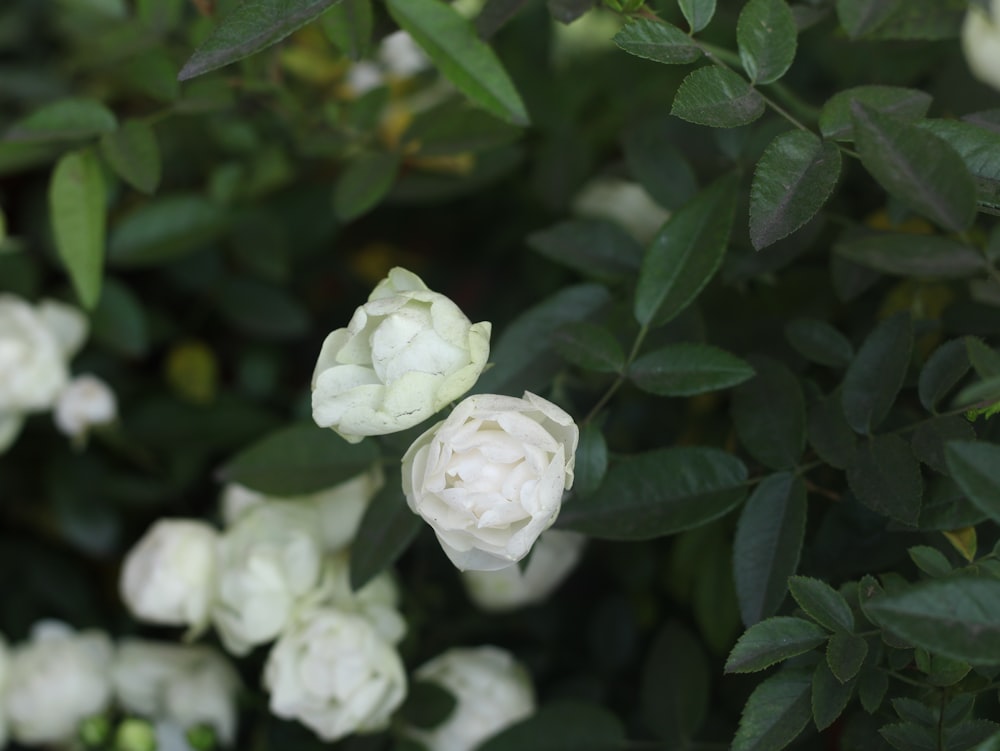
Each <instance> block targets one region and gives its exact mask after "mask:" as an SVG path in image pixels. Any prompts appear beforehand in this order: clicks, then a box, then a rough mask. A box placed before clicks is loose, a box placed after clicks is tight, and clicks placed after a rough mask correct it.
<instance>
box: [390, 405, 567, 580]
mask: <svg viewBox="0 0 1000 751" xmlns="http://www.w3.org/2000/svg"><path fill="white" fill-rule="evenodd" d="M578 440H579V430H578V429H577V427H576V423H574V422H573V418H572V417H570V416H569V415H568V414H567V413H566V412H564V411H563V410H562V409H560V408H559V407H557V406H556V405H555V404H553V403H552V402H550V401H547V400H545V399H542V398H541V397H540V396H537V395H535V394H532V393H530V392H525V394H524V397H523V398H520V399H518V398H515V397H510V396H498V395H495V394H479V395H476V396H470V397H468V398H467V399H465V400H463V401H462V402H461V403H460V404H459V405H458V406H457V407H455V409H454V410H453V411H452V413H451V414H450V415H449V416H448V418H447V419H445V420H443V421H441V422H439V423H438V424H437V425H435V426H434V427H432V428H430V429H429V430H428V431H426V432H425V433H424V434H423V435H421V436H420V437H419V438H417V440H415V441H414V442H413V445H411V446H410V448H409V449H408V450H407V452H406V454H404V456H403V493H404V494H405V495H406V502H407V503H408V504H409V506H410V508H411V509H412V510H413V511H414V512H415V513H417V514H419V515H420V516H421V517H423V519H424V521H426V522H427V523H428V524H430V525H431V527H432V528H433V529H434V533H435V534H436V535H437V538H438V541H439V542H440V543H441V547H442V548H443V549H444V552H445V553H446V554H447V556H448V558H449V559H451V562H452V563H454V564H455V566H457V567H458V568H459V569H461V570H463V571H465V570H476V571H493V570H496V569H500V568H504V567H505V566H509V565H510V564H512V563H516V562H517V561H519V560H521V559H522V558H524V556H525V555H527V554H528V551H529V550H530V549H531V546H532V545H533V544H534V543H535V540H537V539H538V536H539V535H540V534H541V533H542V532H544V531H545V530H546V529H548V528H549V527H550V526H551V525H552V523H553V522H554V521H555V519H556V516H558V514H559V509H560V506H561V504H562V496H563V492H564V491H565V490H568V489H569V488H570V487H571V486H572V485H573V468H574V466H575V462H576V446H577V442H578Z"/></svg>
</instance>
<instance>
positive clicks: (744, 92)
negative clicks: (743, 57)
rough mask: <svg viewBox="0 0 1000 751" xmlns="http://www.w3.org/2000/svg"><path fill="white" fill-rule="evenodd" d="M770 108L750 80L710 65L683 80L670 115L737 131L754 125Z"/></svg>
mask: <svg viewBox="0 0 1000 751" xmlns="http://www.w3.org/2000/svg"><path fill="white" fill-rule="evenodd" d="M766 108H767V105H766V104H765V103H764V99H763V98H762V97H761V95H760V94H758V93H757V91H756V90H755V89H754V88H753V87H752V86H751V85H750V84H748V83H747V82H746V79H744V78H742V77H741V76H739V75H738V74H736V73H733V71H731V70H728V69H727V68H717V67H715V66H712V65H708V66H705V67H704V68H698V69H697V70H694V71H691V72H690V73H688V74H687V77H686V78H685V79H684V80H683V81H681V86H680V88H679V89H677V94H676V96H674V104H673V107H671V109H670V114H672V115H674V116H675V117H679V118H681V119H682V120H687V121H688V122H690V123H695V124H696V125H708V126H710V127H712V128H735V127H737V126H738V125H747V124H748V123H752V122H753V121H754V120H756V119H757V118H759V117H760V116H761V115H763V114H764V110H765V109H766Z"/></svg>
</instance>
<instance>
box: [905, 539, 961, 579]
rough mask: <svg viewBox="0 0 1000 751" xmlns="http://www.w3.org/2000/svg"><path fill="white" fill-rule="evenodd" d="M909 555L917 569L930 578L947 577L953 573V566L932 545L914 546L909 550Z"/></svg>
mask: <svg viewBox="0 0 1000 751" xmlns="http://www.w3.org/2000/svg"><path fill="white" fill-rule="evenodd" d="M906 552H907V554H908V555H909V556H910V560H912V561H913V562H914V563H915V564H916V566H917V568H919V569H920V570H921V571H923V572H924V573H925V574H928V575H929V576H934V577H937V576H945V575H947V574H950V573H951V564H950V563H948V559H947V558H945V556H944V553H942V552H941V551H940V550H938V549H937V548H932V547H931V546H930V545H914V546H913V547H912V548H909V549H908V550H907V551H906Z"/></svg>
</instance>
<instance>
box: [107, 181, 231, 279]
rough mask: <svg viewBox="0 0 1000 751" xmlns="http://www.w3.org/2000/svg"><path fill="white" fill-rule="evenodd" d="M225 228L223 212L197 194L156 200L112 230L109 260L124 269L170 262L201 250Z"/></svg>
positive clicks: (136, 211)
mask: <svg viewBox="0 0 1000 751" xmlns="http://www.w3.org/2000/svg"><path fill="white" fill-rule="evenodd" d="M225 226H226V216H225V211H224V210H223V209H221V208H219V207H218V206H216V205H214V204H213V203H211V202H210V201H208V200H206V199H205V198H203V197H201V196H200V195H194V194H191V195H174V196H167V197H163V198H157V199H155V200H153V201H152V202H150V203H147V204H146V205H144V206H141V207H140V208H138V209H136V210H135V211H133V212H132V213H131V214H129V215H128V216H126V217H125V218H124V219H122V220H121V221H120V222H119V223H118V225H117V226H116V227H115V228H114V229H113V230H112V232H111V241H110V243H109V247H108V261H109V263H111V264H112V265H115V266H123V267H125V266H153V265H157V264H161V263H165V262H167V261H172V260H174V259H176V258H180V257H181V256H184V255H187V254H189V253H192V252H194V251H196V250H199V249H201V248H203V247H204V246H205V245H206V243H208V242H210V241H211V240H213V239H214V238H215V237H217V236H218V235H220V234H222V232H223V230H224V229H225Z"/></svg>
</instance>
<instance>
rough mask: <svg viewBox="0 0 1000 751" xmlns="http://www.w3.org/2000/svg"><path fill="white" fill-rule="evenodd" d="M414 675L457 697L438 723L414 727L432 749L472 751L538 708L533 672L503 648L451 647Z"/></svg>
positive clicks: (422, 740) (413, 733) (423, 741)
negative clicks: (418, 727)
mask: <svg viewBox="0 0 1000 751" xmlns="http://www.w3.org/2000/svg"><path fill="white" fill-rule="evenodd" d="M414 678H415V679H416V680H419V681H424V682H427V683H435V684H437V685H439V686H441V687H442V688H444V689H446V690H447V691H448V692H449V693H451V694H452V696H454V697H455V700H456V704H455V708H454V709H453V710H452V713H451V714H450V715H449V716H448V717H447V718H446V719H445V721H444V722H442V723H441V724H440V725H438V726H437V727H435V728H432V729H431V730H416V729H411V730H410V731H409V732H410V734H411V735H412V736H413V737H414V738H415V739H416V740H418V741H419V742H420V743H422V744H423V745H424V746H425V747H426V748H427V749H428V751H472V750H473V749H475V748H476V747H478V746H479V745H480V744H481V743H482V742H483V741H485V740H486V739H487V738H490V737H492V736H494V735H496V734H497V733H499V732H500V731H501V730H503V729H504V728H506V727H508V726H510V725H513V724H514V723H516V722H519V721H521V720H523V719H525V718H527V717H528V716H530V715H531V714H532V713H533V712H534V711H535V695H534V689H533V688H532V685H531V679H530V677H529V676H528V672H527V671H526V670H525V669H524V667H523V666H521V665H520V664H519V663H518V662H517V661H516V660H515V659H514V658H513V657H512V656H511V655H510V653H508V652H505V651H504V650H502V649H498V648H497V647H479V648H477V649H461V648H459V649H450V650H448V651H447V652H445V653H444V654H442V655H439V656H437V657H435V658H434V659H433V660H431V661H430V662H428V663H426V664H425V665H423V666H421V667H420V668H418V669H417V671H416V672H415V673H414Z"/></svg>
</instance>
